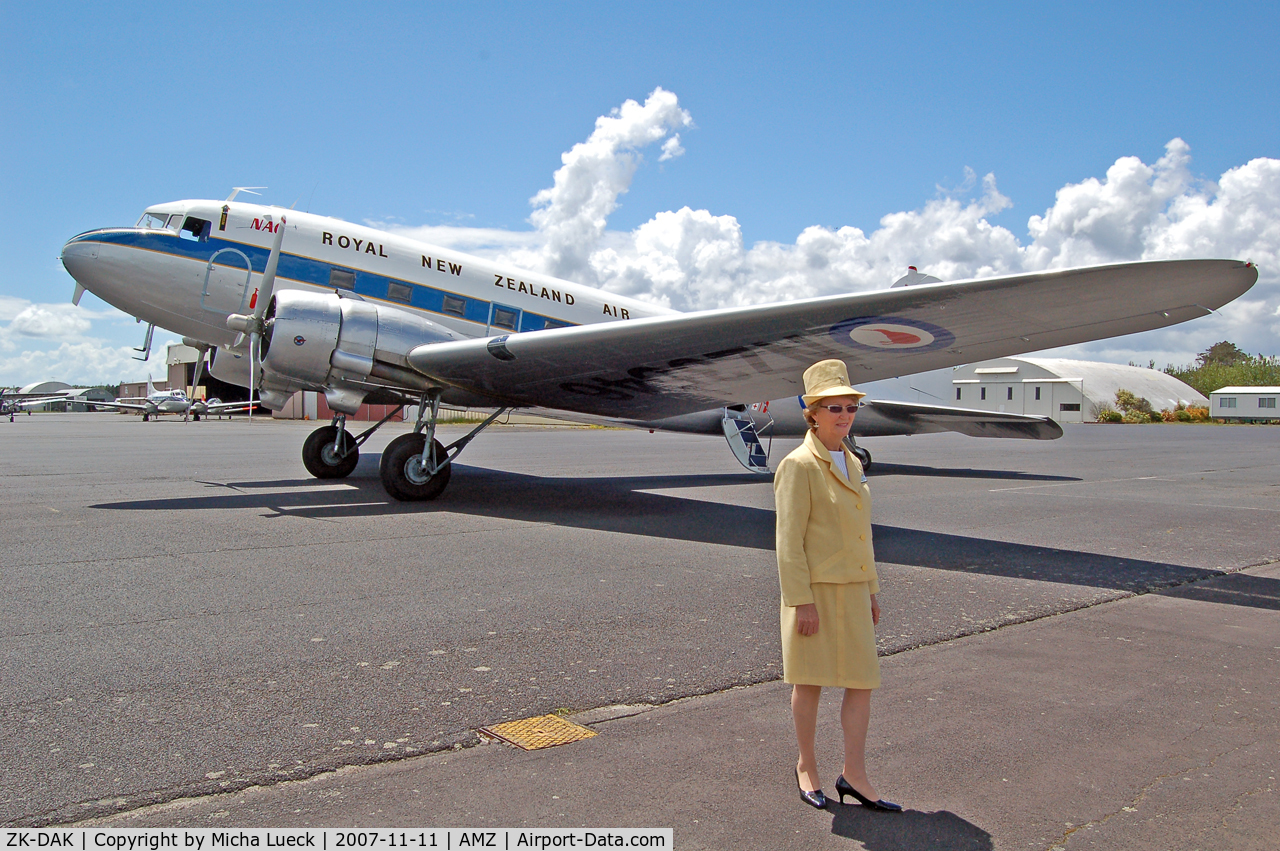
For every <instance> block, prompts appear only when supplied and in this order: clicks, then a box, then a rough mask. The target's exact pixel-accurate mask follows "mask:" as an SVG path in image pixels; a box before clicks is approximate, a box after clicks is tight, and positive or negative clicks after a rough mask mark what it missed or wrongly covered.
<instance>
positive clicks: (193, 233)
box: [178, 216, 213, 242]
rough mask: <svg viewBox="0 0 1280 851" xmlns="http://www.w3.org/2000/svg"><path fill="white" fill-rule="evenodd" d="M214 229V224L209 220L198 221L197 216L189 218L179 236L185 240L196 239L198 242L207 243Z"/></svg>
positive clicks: (183, 224)
mask: <svg viewBox="0 0 1280 851" xmlns="http://www.w3.org/2000/svg"><path fill="white" fill-rule="evenodd" d="M212 227H213V222H210V221H208V220H207V219H197V218H196V217H195V216H187V220H186V221H185V222H183V223H182V230H180V231H178V236H180V237H182V238H183V239H194V240H196V241H197V242H207V241H208V239H209V230H210V229H211V228H212Z"/></svg>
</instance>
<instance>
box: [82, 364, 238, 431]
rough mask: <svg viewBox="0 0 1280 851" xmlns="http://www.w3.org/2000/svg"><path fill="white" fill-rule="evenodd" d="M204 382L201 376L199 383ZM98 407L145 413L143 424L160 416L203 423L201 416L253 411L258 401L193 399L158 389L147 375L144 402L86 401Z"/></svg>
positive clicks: (185, 395)
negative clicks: (201, 380) (190, 419)
mask: <svg viewBox="0 0 1280 851" xmlns="http://www.w3.org/2000/svg"><path fill="white" fill-rule="evenodd" d="M199 380H200V377H199V373H198V372H197V374H196V381H197V382H198V381H199ZM85 404H87V405H91V406H92V407H95V408H118V409H121V410H125V411H142V421H143V422H147V421H148V420H150V419H151V418H152V417H156V416H159V415H160V414H183V415H184V416H186V417H191V418H193V419H194V420H195V421H196V422H200V417H201V415H205V416H208V415H209V414H227V413H231V412H232V411H244V410H248V409H249V408H252V407H253V406H254V405H255V404H256V403H254V402H222V401H219V400H218V399H210V400H208V401H205V400H203V399H191V398H190V397H189V396H187V393H186V391H185V390H157V389H156V388H155V385H154V384H152V383H151V376H147V395H146V397H144V398H143V400H142V401H141V402H121V401H120V400H119V399H117V400H116V401H114V402H86V403H85Z"/></svg>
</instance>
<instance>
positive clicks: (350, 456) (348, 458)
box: [302, 425, 360, 479]
mask: <svg viewBox="0 0 1280 851" xmlns="http://www.w3.org/2000/svg"><path fill="white" fill-rule="evenodd" d="M337 436H338V427H337V426H331V425H327V426H324V427H322V428H318V429H316V430H315V431H313V432H311V434H309V435H307V439H306V441H305V442H304V443H303V444H302V466H304V467H306V468H307V472H308V473H310V474H311V475H313V476H315V477H316V478H317V479H345V478H346V477H347V476H349V475H351V471H352V470H354V469H355V468H356V464H357V463H358V462H359V461H360V450H359V449H358V448H357V447H356V439H355V438H354V437H352V436H351V432H349V431H347V430H346V429H343V430H342V443H343V445H344V446H345V447H346V448H347V454H346V455H342V456H339V455H338V453H336V452H334V451H333V440H334V438H335V437H337Z"/></svg>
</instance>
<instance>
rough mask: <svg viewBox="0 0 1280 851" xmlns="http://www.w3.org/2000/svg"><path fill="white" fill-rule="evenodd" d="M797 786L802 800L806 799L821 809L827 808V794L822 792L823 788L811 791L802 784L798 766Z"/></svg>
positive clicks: (814, 806)
mask: <svg viewBox="0 0 1280 851" xmlns="http://www.w3.org/2000/svg"><path fill="white" fill-rule="evenodd" d="M796 788H798V789H799V790H800V800H802V801H804V802H805V803H806V804H808V805H809V806H811V807H813V808H815V809H819V810H825V809H826V808H827V796H826V795H824V794H822V790H821V789H814V790H813V791H812V792H809V791H806V790H805V788H804V787H803V786H801V785H800V769H798V768H797V769H796Z"/></svg>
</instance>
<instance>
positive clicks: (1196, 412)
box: [1187, 405, 1209, 423]
mask: <svg viewBox="0 0 1280 851" xmlns="http://www.w3.org/2000/svg"><path fill="white" fill-rule="evenodd" d="M1187 413H1188V414H1189V415H1190V416H1191V419H1192V420H1194V421H1195V422H1198V423H1207V422H1209V409H1208V408H1198V407H1196V406H1195V405H1190V406H1188V407H1187Z"/></svg>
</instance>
